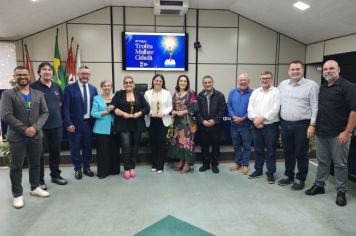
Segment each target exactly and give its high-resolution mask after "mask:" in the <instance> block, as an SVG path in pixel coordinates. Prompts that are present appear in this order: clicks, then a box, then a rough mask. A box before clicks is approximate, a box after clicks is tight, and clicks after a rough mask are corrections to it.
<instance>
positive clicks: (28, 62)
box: [25, 44, 35, 83]
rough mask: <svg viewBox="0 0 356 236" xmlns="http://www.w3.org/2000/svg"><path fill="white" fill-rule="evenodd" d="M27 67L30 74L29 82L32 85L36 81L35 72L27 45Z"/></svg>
mask: <svg viewBox="0 0 356 236" xmlns="http://www.w3.org/2000/svg"><path fill="white" fill-rule="evenodd" d="M25 67H26V68H27V70H28V72H29V74H30V78H29V82H30V83H31V82H32V81H34V80H35V73H34V71H33V67H32V63H31V59H30V54H29V53H28V50H27V45H26V44H25Z"/></svg>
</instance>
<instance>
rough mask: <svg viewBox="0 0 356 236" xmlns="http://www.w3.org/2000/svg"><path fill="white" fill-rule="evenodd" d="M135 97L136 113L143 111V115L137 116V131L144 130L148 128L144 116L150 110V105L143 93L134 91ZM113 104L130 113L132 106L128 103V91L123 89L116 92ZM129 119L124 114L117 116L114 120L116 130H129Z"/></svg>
mask: <svg viewBox="0 0 356 236" xmlns="http://www.w3.org/2000/svg"><path fill="white" fill-rule="evenodd" d="M134 97H135V105H134V111H133V112H134V113H136V112H139V111H141V112H142V116H140V117H139V118H137V120H136V122H137V123H136V124H137V132H142V131H144V130H146V125H145V120H144V117H145V115H146V114H148V113H149V112H150V106H149V105H148V103H147V102H146V99H145V98H144V96H143V95H142V94H139V93H137V92H134ZM111 104H112V105H114V106H115V108H119V109H120V110H121V111H124V112H127V113H130V108H129V107H128V106H127V103H126V92H125V90H121V91H118V92H116V93H115V95H114V97H113V98H112V101H111ZM128 127H129V124H128V119H126V118H124V117H122V116H115V122H114V131H115V132H116V133H118V132H128V131H129V130H128Z"/></svg>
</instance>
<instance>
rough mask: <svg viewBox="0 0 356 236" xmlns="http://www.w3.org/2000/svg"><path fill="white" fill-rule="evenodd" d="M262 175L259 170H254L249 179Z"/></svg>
mask: <svg viewBox="0 0 356 236" xmlns="http://www.w3.org/2000/svg"><path fill="white" fill-rule="evenodd" d="M261 176H262V173H258V172H257V171H254V172H253V173H252V174H250V175H249V176H248V178H249V179H256V178H259V177H261Z"/></svg>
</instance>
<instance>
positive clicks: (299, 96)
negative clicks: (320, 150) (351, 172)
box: [278, 60, 319, 190]
mask: <svg viewBox="0 0 356 236" xmlns="http://www.w3.org/2000/svg"><path fill="white" fill-rule="evenodd" d="M288 75H289V79H287V80H284V81H282V82H281V83H280V85H279V87H278V89H279V91H280V94H281V127H282V142H283V150H284V157H285V168H286V169H285V172H284V175H285V176H286V178H284V179H281V180H280V181H279V182H278V184H279V185H281V186H285V185H289V184H292V183H293V185H292V190H302V189H303V188H304V182H305V179H306V177H307V174H308V166H309V159H308V150H309V139H310V138H312V137H313V136H314V134H315V121H316V115H317V112H318V94H319V86H318V84H317V83H316V82H314V81H312V80H309V79H305V78H304V69H303V63H302V62H301V61H298V60H295V61H292V62H291V63H290V64H289V69H288ZM296 164H297V167H298V173H297V174H296V175H295V173H294V169H295V166H296Z"/></svg>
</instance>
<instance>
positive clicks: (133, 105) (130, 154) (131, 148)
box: [112, 76, 150, 180]
mask: <svg viewBox="0 0 356 236" xmlns="http://www.w3.org/2000/svg"><path fill="white" fill-rule="evenodd" d="M123 85H124V89H123V90H120V91H118V92H116V93H115V95H114V97H113V99H112V105H114V106H115V122H114V130H115V132H116V133H119V135H120V139H121V147H122V159H123V160H124V178H125V179H126V180H128V179H130V178H135V177H136V171H135V160H136V156H137V150H138V143H139V139H140V135H141V133H142V132H143V131H144V130H145V129H146V126H145V123H144V115H146V114H148V113H149V111H150V108H149V106H148V104H147V102H146V100H145V98H144V97H143V95H141V94H139V93H137V92H135V84H134V80H133V78H132V77H131V76H125V77H124V80H123Z"/></svg>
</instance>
